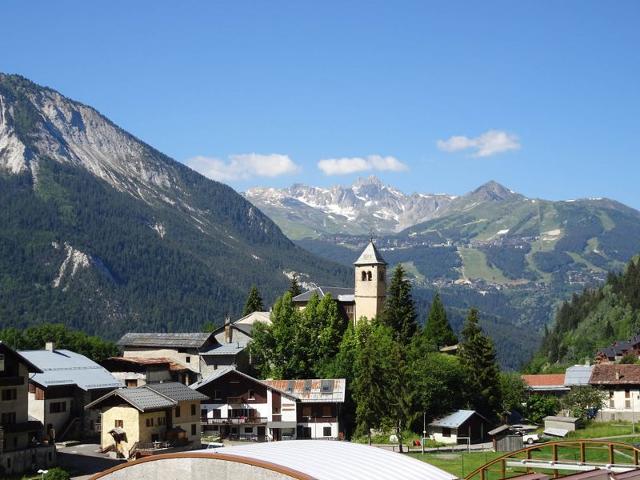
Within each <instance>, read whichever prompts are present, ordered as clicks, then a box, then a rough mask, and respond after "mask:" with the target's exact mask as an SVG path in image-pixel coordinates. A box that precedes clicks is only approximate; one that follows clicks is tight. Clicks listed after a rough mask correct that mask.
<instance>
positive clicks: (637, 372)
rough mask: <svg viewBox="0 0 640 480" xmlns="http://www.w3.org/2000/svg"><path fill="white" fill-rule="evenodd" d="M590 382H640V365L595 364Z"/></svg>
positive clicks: (623, 383) (605, 383)
mask: <svg viewBox="0 0 640 480" xmlns="http://www.w3.org/2000/svg"><path fill="white" fill-rule="evenodd" d="M589 383H590V384H592V385H631V384H633V385H637V384H640V365H623V364H600V365H594V366H593V371H592V372H591V378H590V379H589Z"/></svg>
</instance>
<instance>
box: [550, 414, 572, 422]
mask: <svg viewBox="0 0 640 480" xmlns="http://www.w3.org/2000/svg"><path fill="white" fill-rule="evenodd" d="M578 420H579V418H576V417H560V416H558V415H549V416H548V417H544V421H545V422H547V421H551V422H568V423H576V422H577V421H578Z"/></svg>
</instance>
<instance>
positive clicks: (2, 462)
mask: <svg viewBox="0 0 640 480" xmlns="http://www.w3.org/2000/svg"><path fill="white" fill-rule="evenodd" d="M55 465H56V448H55V446H53V445H47V446H40V447H34V448H27V449H23V450H17V451H14V452H4V453H1V454H0V478H5V477H4V475H18V474H21V473H25V472H33V471H37V470H38V469H40V468H43V469H47V468H49V467H53V466H55ZM34 467H35V468H34Z"/></svg>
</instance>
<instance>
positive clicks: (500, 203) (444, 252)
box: [245, 178, 640, 367]
mask: <svg viewBox="0 0 640 480" xmlns="http://www.w3.org/2000/svg"><path fill="white" fill-rule="evenodd" d="M362 185H367V189H366V192H367V197H365V196H364V195H360V196H362V197H363V199H364V200H361V201H363V202H364V203H365V204H368V205H369V207H368V208H369V209H368V210H366V211H364V212H363V213H362V214H361V215H359V216H353V217H351V218H346V217H345V218H346V220H342V221H341V223H336V222H331V223H330V222H329V220H325V219H327V218H329V217H330V216H333V217H334V218H337V217H336V215H335V214H330V213H327V212H329V211H330V210H331V211H338V210H339V209H343V210H342V211H343V212H345V211H346V210H345V209H346V204H345V202H343V201H342V200H341V199H342V196H340V195H329V194H328V193H327V196H326V198H328V199H331V201H329V200H327V201H325V202H323V201H321V200H320V199H321V198H322V197H321V193H322V192H345V195H350V194H352V195H354V196H355V192H360V191H361V190H362ZM266 191H269V195H270V198H272V199H273V200H271V201H270V203H269V204H268V205H267V201H266V200H265V198H266V196H265V194H264V192H266ZM297 192H305V194H304V196H302V195H300V194H298V193H297ZM245 196H246V198H248V199H250V200H251V201H252V202H254V203H255V204H256V205H258V206H259V207H260V208H261V209H263V211H265V213H266V214H267V215H270V216H271V218H272V219H273V220H274V221H275V222H276V223H278V224H279V225H280V226H281V227H282V228H283V230H284V231H286V232H287V233H288V234H289V235H290V236H291V237H292V238H295V239H296V242H297V243H298V244H299V245H301V246H302V247H304V248H306V249H307V250H309V251H311V252H314V253H316V254H318V255H321V256H323V257H325V258H327V259H332V260H335V261H338V262H342V263H343V264H344V265H349V264H350V263H351V262H352V261H353V258H354V255H355V254H356V253H357V251H358V250H359V249H361V248H363V246H364V245H365V244H366V241H367V239H368V235H369V232H371V231H373V232H374V234H375V235H376V244H377V246H378V248H379V249H380V250H381V251H382V254H383V255H384V257H385V258H386V259H387V261H389V262H390V263H391V264H399V263H402V264H403V265H404V266H405V269H406V270H407V271H408V272H409V274H410V275H411V276H412V277H413V282H414V286H415V291H416V298H417V299H418V301H419V302H422V307H421V308H422V309H423V311H426V308H427V307H428V303H429V301H430V299H431V297H432V296H433V293H434V292H435V291H436V290H438V291H440V292H441V294H442V296H443V299H444V300H445V302H446V304H447V306H448V307H449V309H450V310H451V316H452V319H453V323H454V324H457V326H458V327H459V326H460V325H461V323H462V321H463V318H464V315H465V311H466V309H467V308H469V307H470V306H477V307H479V308H480V309H481V312H482V314H483V316H484V318H485V327H486V328H487V329H488V330H489V331H490V332H491V334H492V335H493V338H494V340H496V342H497V344H498V347H499V348H498V353H499V356H500V359H501V361H502V363H503V365H506V366H510V367H518V366H519V365H520V364H521V363H522V362H523V361H526V360H528V358H529V357H530V356H531V355H533V353H534V352H535V351H536V349H537V348H538V346H539V342H540V339H541V337H542V335H543V331H544V326H545V325H547V324H549V323H550V322H551V320H552V317H553V314H554V310H555V307H556V306H557V305H558V304H559V303H560V302H562V301H563V300H565V299H567V298H568V297H570V296H571V295H572V294H573V293H574V292H579V291H581V290H582V289H584V288H585V287H592V286H595V285H599V284H600V283H602V282H604V281H605V280H606V278H607V272H609V271H619V270H620V269H622V268H623V267H624V265H625V262H627V261H628V260H629V259H630V258H631V257H632V256H633V255H635V254H636V253H638V252H640V212H638V211H637V210H634V209H632V208H629V207H627V206H625V205H622V204H621V203H618V202H616V201H614V200H609V199H600V198H592V199H580V200H567V201H549V200H542V199H535V198H527V197H526V196H524V195H521V194H519V193H516V192H513V191H512V190H510V189H508V188H506V187H504V186H502V185H500V184H499V183H497V182H493V181H492V182H488V183H486V184H484V185H482V186H480V187H478V188H477V189H475V190H473V191H471V192H469V193H467V194H465V195H462V196H458V197H456V196H453V195H437V196H430V195H421V194H412V195H405V194H402V193H401V192H398V190H397V189H395V188H393V187H390V186H385V185H382V184H381V182H380V181H379V180H377V179H375V178H369V179H366V180H359V181H358V182H356V183H355V184H354V185H352V186H351V187H332V188H330V189H318V188H314V187H303V186H295V187H292V188H290V189H284V190H273V189H271V190H267V189H254V190H251V191H249V192H247V193H246V194H245ZM390 197H392V198H395V199H397V200H398V202H399V203H396V204H394V205H396V209H395V210H393V212H400V211H404V212H407V211H411V212H412V216H408V215H406V216H401V215H400V214H398V219H399V218H402V221H403V223H402V224H401V223H400V221H395V220H394V221H393V222H392V221H387V222H386V223H383V222H381V221H380V219H381V218H387V219H388V218H390V215H389V213H388V212H390V211H391V210H390V209H389V207H388V206H387V205H388V204H389V203H388V202H387V199H388V198H390ZM412 198H414V199H415V198H431V199H436V198H437V199H438V201H439V203H438V207H437V208H431V207H424V208H423V207H422V206H420V205H419V204H418V203H412V204H411V203H410V199H412ZM276 199H277V200H276ZM401 200H402V202H401ZM403 202H404V203H403ZM300 204H302V205H303V207H300V208H299V207H298V206H299V205H300ZM409 205H412V206H413V208H412V209H409ZM345 215H346V213H345ZM420 218H422V219H425V218H426V220H424V221H421V220H417V219H420ZM412 219H413V220H412ZM296 222H297V223H298V224H299V225H300V226H298V227H296V228H295V229H294V228H293V225H295V223H296ZM411 223H413V224H412V225H409V226H407V228H404V229H403V230H401V231H397V230H398V229H399V228H400V227H401V225H404V226H406V225H407V224H411ZM514 327H516V328H517V330H515V331H517V335H515V334H514Z"/></svg>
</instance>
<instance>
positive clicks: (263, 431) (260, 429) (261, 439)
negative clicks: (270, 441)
mask: <svg viewBox="0 0 640 480" xmlns="http://www.w3.org/2000/svg"><path fill="white" fill-rule="evenodd" d="M265 435H266V429H265V428H264V427H258V441H259V442H264V440H265V438H264V437H265Z"/></svg>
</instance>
